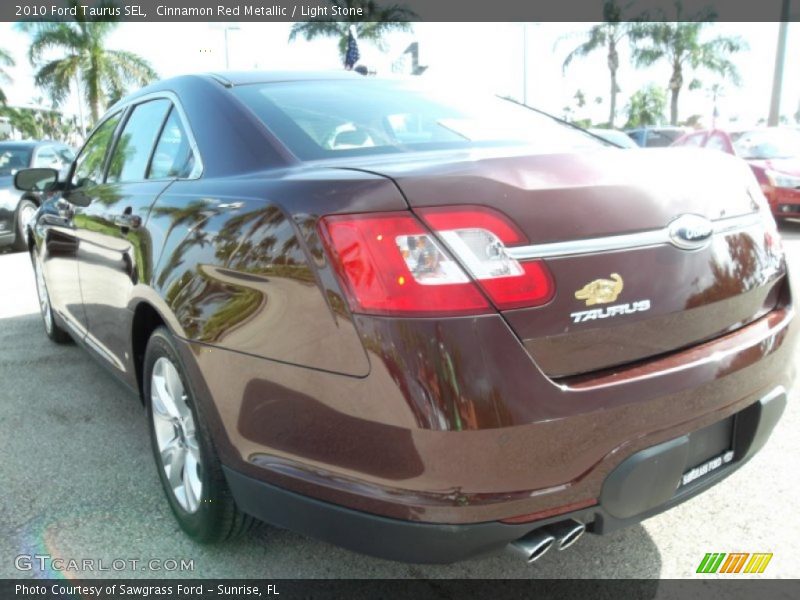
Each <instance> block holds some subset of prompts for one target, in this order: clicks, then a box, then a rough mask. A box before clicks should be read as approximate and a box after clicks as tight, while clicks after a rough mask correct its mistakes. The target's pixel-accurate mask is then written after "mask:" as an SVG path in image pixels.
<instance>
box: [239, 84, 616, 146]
mask: <svg viewBox="0 0 800 600" xmlns="http://www.w3.org/2000/svg"><path fill="white" fill-rule="evenodd" d="M232 93H233V94H235V95H236V96H237V97H238V98H239V99H240V100H242V102H244V104H245V105H246V106H247V107H248V108H250V109H251V110H252V111H253V112H254V113H255V115H256V116H257V117H258V118H259V119H261V121H262V122H263V123H264V124H265V125H266V126H267V127H269V128H270V130H271V131H272V132H273V133H274V134H275V135H276V136H278V138H280V140H281V141H282V142H283V143H284V144H285V145H286V146H287V147H288V148H289V149H290V150H291V151H292V152H293V153H294V154H295V155H297V156H298V157H299V158H301V159H303V160H313V159H318V158H327V157H333V156H360V155H370V154H385V153H398V152H416V151H427V150H439V149H449V148H477V147H489V146H503V145H523V146H525V147H526V148H527V149H530V150H531V151H532V152H559V151H569V150H575V149H578V148H586V147H588V148H597V147H600V146H603V143H602V142H600V141H599V140H598V139H597V138H595V137H593V136H590V135H588V134H586V133H583V132H582V131H580V130H578V129H575V128H572V127H568V126H566V125H563V124H561V123H559V122H558V121H556V120H555V119H553V118H552V117H548V116H546V115H544V114H542V113H540V112H538V111H535V110H532V109H529V108H525V107H523V106H521V105H518V104H516V103H514V102H510V101H507V100H501V99H499V98H496V97H492V96H482V95H481V94H480V93H474V91H459V90H452V89H445V90H442V89H441V88H440V89H435V88H429V87H425V85H424V83H422V82H414V83H412V82H400V81H381V80H371V79H369V78H366V77H363V78H359V79H353V80H346V81H304V82H287V83H269V84H256V85H243V86H238V87H234V88H233V89H232Z"/></svg>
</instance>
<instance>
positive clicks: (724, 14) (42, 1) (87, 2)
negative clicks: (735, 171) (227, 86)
mask: <svg viewBox="0 0 800 600" xmlns="http://www.w3.org/2000/svg"><path fill="white" fill-rule="evenodd" d="M783 1H784V0H760V1H759V2H749V1H746V0H682V1H681V2H679V3H676V2H675V0H620V2H618V4H619V6H620V7H621V9H622V14H621V20H638V19H642V20H650V21H693V20H698V19H704V20H707V19H708V17H711V19H712V20H716V21H780V20H790V21H798V20H800V1H798V0H794V2H793V3H791V4H790V11H789V14H788V18H787V17H786V15H782V12H781V9H782V7H783ZM340 4H343V5H344V4H346V5H348V6H349V7H350V8H352V9H353V11H352V12H350V13H345V12H343V10H342V9H341V8H339V7H337V5H334V4H333V3H332V2H330V1H329V0H307V1H300V2H298V1H294V0H263V1H260V0H252V1H251V0H111V1H109V0H77V2H76V3H70V2H68V1H67V0H2V2H0V21H24V20H73V19H75V18H79V19H84V18H85V19H94V20H115V21H128V22H141V23H152V22H159V21H161V22H190V21H195V22H204V21H222V22H269V21H307V20H311V19H324V20H334V21H345V20H348V19H352V20H369V13H367V12H366V11H367V10H368V9H367V8H365V7H366V6H367V5H368V3H367V2H366V0H363V1H361V0H355V1H351V2H349V3H340ZM376 4H377V5H378V6H381V5H389V4H392V5H393V4H399V5H401V6H405V7H406V8H408V9H409V10H410V11H411V13H409V17H408V19H409V20H411V21H428V22H447V21H451V22H469V21H473V22H478V21H494V22H505V21H523V22H525V21H540V22H548V21H550V22H552V21H572V22H575V21H592V22H595V21H602V20H603V19H604V13H603V4H604V2H603V0H558V1H538V0H537V1H531V0H528V1H526V0H490V1H489V0H405V1H404V0H384V1H381V0H377V2H376Z"/></svg>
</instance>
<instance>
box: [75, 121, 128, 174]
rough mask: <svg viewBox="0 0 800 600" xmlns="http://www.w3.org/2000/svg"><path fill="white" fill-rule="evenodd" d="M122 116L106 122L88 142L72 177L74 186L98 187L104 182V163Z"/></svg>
mask: <svg viewBox="0 0 800 600" xmlns="http://www.w3.org/2000/svg"><path fill="white" fill-rule="evenodd" d="M120 116H121V113H117V114H116V115H114V116H113V117H110V118H109V119H107V120H106V121H104V122H103V124H102V125H100V127H99V128H98V129H97V131H95V132H94V134H93V135H92V137H91V138H89V141H88V142H86V145H85V146H84V147H83V150H82V151H81V153H80V156H78V160H77V162H76V166H75V175H74V176H73V177H72V184H73V185H74V186H76V187H80V186H82V185H97V184H99V183H100V182H101V181H103V163H104V162H105V157H106V152H107V150H108V146H109V145H110V144H111V139H112V138H113V137H114V131H115V130H116V128H117V125H118V124H119V119H120Z"/></svg>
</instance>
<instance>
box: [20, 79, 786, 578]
mask: <svg viewBox="0 0 800 600" xmlns="http://www.w3.org/2000/svg"><path fill="white" fill-rule="evenodd" d="M674 173H680V174H681V176H680V177H679V178H678V177H675V176H674ZM57 175H58V174H57V172H56V171H55V170H48V169H33V170H27V171H20V172H19V173H17V175H16V183H17V185H18V187H19V188H20V189H23V190H30V189H48V190H50V192H51V193H52V197H51V198H49V199H48V200H47V201H46V202H45V203H44V205H43V206H42V207H41V208H40V210H39V211H38V213H37V216H36V219H35V220H34V221H33V222H32V224H31V227H30V236H29V239H28V244H29V247H30V252H31V258H32V261H33V266H34V270H35V274H36V282H37V289H38V293H39V298H40V300H41V308H42V317H43V320H44V329H45V331H46V333H47V335H49V336H50V337H51V338H52V339H53V340H54V341H57V342H63V341H67V340H68V339H69V338H72V339H74V340H76V341H78V342H79V343H81V344H82V345H83V346H85V347H86V348H87V349H88V350H89V352H91V353H92V354H94V355H95V356H97V357H98V358H99V360H100V361H101V362H103V363H105V364H106V365H108V367H109V368H110V370H111V371H112V372H113V373H115V374H116V375H117V376H118V377H119V378H120V379H121V380H122V381H123V382H124V383H125V384H126V385H128V386H129V387H130V388H131V389H132V390H134V391H136V392H137V393H138V394H139V396H140V397H141V399H142V401H143V403H144V405H145V407H146V412H147V418H148V422H149V427H150V434H151V439H152V445H153V453H154V458H155V463H156V466H157V470H158V473H159V476H160V478H161V483H162V484H163V487H164V491H165V494H166V498H167V501H168V502H169V505H170V507H171V509H172V511H173V513H174V515H175V517H176V519H177V521H178V523H180V526H181V527H182V528H183V529H184V531H186V532H187V533H188V534H189V535H190V536H191V537H193V538H195V539H197V540H203V541H214V540H221V539H225V538H228V537H230V536H231V535H233V534H235V533H238V532H240V531H242V530H244V529H246V528H247V526H248V524H249V523H250V522H251V521H252V518H253V517H256V518H258V519H263V520H265V521H268V522H270V523H272V524H274V525H277V526H280V527H285V528H289V529H293V530H296V531H298V532H301V533H304V534H309V535H313V536H317V537H319V538H322V539H324V540H328V541H330V542H333V543H336V544H340V545H342V546H345V547H348V548H351V549H354V550H358V551H361V552H366V553H369V554H374V555H377V556H382V557H385V558H390V559H396V560H406V561H414V562H450V561H454V560H459V559H464V558H467V557H470V556H474V555H477V554H481V553H484V552H490V551H494V550H497V549H501V548H504V547H510V548H512V549H513V550H514V551H515V552H517V553H518V554H520V555H522V557H523V558H524V559H525V560H527V561H533V560H536V559H537V558H538V557H540V556H541V555H542V554H544V552H546V551H547V550H548V549H549V548H550V547H558V548H561V549H563V548H566V547H567V546H569V545H570V544H572V543H573V542H575V540H577V539H578V538H579V537H580V536H581V534H582V533H583V532H584V531H585V530H586V529H589V530H590V531H591V532H593V533H597V534H602V533H607V532H609V531H613V530H615V529H617V528H619V527H623V526H626V525H630V524H632V523H636V522H639V521H641V520H642V519H645V518H647V517H649V516H651V515H654V514H656V513H658V512H660V511H663V510H665V509H667V508H669V507H671V506H674V505H676V504H678V503H680V502H682V501H684V500H686V499H687V498H690V497H692V496H694V495H695V494H697V493H699V492H701V491H703V490H705V489H707V488H709V487H710V486H712V485H714V484H716V483H718V482H720V481H721V480H722V479H724V478H725V477H726V476H727V475H729V474H730V473H732V472H733V471H734V470H736V469H737V468H738V467H740V466H741V465H742V464H744V463H745V462H746V461H747V460H748V459H749V458H750V457H752V456H753V455H754V453H756V452H757V451H758V450H759V449H760V448H761V447H762V446H763V444H764V443H765V442H766V440H767V438H768V437H769V435H770V432H771V430H772V429H773V427H774V426H775V424H776V422H777V421H778V419H779V417H780V415H781V413H782V411H783V409H784V406H785V404H786V392H785V390H786V389H787V386H788V385H789V378H790V375H789V369H788V367H789V365H790V361H791V357H792V348H793V346H794V344H795V342H796V339H797V335H796V328H794V327H792V326H791V324H792V317H793V314H794V308H793V303H792V296H791V290H790V286H789V281H788V274H787V271H786V266H785V260H784V256H783V252H782V249H781V245H780V240H779V237H778V235H777V233H776V230H775V223H774V220H773V219H772V218H771V217H770V216H769V213H768V209H767V208H766V202H765V200H764V198H763V196H762V195H761V191H760V188H759V187H758V185H757V184H756V183H755V180H754V179H753V176H752V174H751V173H750V171H749V170H748V169H747V168H746V166H745V165H743V164H742V163H741V162H740V161H738V160H736V159H733V158H731V157H727V156H724V155H722V154H713V153H707V152H702V151H695V150H677V151H676V150H675V149H663V150H658V149H656V150H652V151H650V152H623V151H622V150H621V149H619V148H614V147H611V146H608V145H607V144H606V143H604V142H601V141H599V140H597V139H596V138H594V137H592V136H590V135H588V134H587V133H585V132H583V131H581V130H577V129H575V128H573V127H569V126H567V125H564V124H562V123H559V122H558V121H557V120H555V119H552V118H550V117H548V116H546V115H543V114H541V113H539V112H536V111H534V110H530V109H527V108H525V107H522V106H520V105H517V104H514V103H510V102H508V101H504V100H500V99H497V98H488V99H482V97H481V96H480V95H479V94H464V93H458V92H456V91H455V90H452V91H451V90H447V91H445V92H442V91H438V90H435V89H433V90H431V89H428V88H426V87H423V84H422V83H420V82H413V83H412V82H406V81H402V80H382V79H378V78H371V77H370V78H364V77H361V76H359V75H353V74H352V73H333V74H331V73H311V74H305V73H257V72H252V73H245V74H224V75H208V76H186V77H180V78H176V79H172V80H168V81H165V82H163V83H157V84H155V85H152V86H150V87H148V88H145V89H144V90H142V91H140V92H138V93H135V94H133V95H132V96H130V97H128V98H126V99H124V100H123V101H121V102H120V103H119V104H117V105H116V106H114V107H113V108H111V109H110V110H109V111H108V114H106V115H105V116H104V117H103V118H102V120H101V121H100V123H99V125H98V126H97V128H96V129H95V131H94V133H93V134H92V135H91V137H90V138H89V139H88V141H87V142H86V144H85V146H84V147H83V149H82V150H81V151H80V153H79V155H78V157H77V159H76V161H75V163H74V165H73V168H72V170H71V172H70V173H69V175H68V177H67V178H66V179H64V180H62V179H61V178H59V177H58V176H57ZM103 400H104V399H102V398H98V399H97V401H98V403H97V410H98V411H101V410H103V408H102V401H103ZM87 468H89V467H87ZM698 518H703V519H708V518H713V515H711V516H709V515H707V514H704V515H702V516H700V515H698Z"/></svg>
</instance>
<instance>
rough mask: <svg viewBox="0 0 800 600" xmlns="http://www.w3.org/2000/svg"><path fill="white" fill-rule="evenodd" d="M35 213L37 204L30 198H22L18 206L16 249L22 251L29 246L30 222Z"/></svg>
mask: <svg viewBox="0 0 800 600" xmlns="http://www.w3.org/2000/svg"><path fill="white" fill-rule="evenodd" d="M35 214H36V204H34V203H33V202H32V201H30V200H20V202H19V206H17V223H16V225H17V227H16V229H17V237H16V239H15V240H14V245H13V248H14V250H18V251H20V252H22V251H24V250H26V249H27V248H28V243H27V241H28V238H27V235H28V233H27V231H28V223H30V222H31V219H33V215H35Z"/></svg>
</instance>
